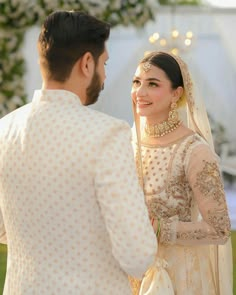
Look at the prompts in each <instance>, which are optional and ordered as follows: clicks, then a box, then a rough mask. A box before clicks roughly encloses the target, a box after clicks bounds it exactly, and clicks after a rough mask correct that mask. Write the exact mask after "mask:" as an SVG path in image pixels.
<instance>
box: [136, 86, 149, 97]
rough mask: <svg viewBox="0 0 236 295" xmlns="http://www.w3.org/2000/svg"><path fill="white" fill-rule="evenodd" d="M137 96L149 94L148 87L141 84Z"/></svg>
mask: <svg viewBox="0 0 236 295" xmlns="http://www.w3.org/2000/svg"><path fill="white" fill-rule="evenodd" d="M136 94H137V96H145V95H146V94H147V91H146V88H145V87H144V85H140V86H139V87H138V88H137V91H136Z"/></svg>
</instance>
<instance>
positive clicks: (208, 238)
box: [160, 144, 230, 245]
mask: <svg viewBox="0 0 236 295" xmlns="http://www.w3.org/2000/svg"><path fill="white" fill-rule="evenodd" d="M185 172H186V175H187V180H188V182H189V185H190V187H191V189H192V191H193V198H194V200H193V203H195V204H196V205H197V207H198V210H199V212H200V215H201V218H199V220H196V221H192V222H182V221H179V220H178V217H177V216H175V217H173V218H171V219H168V220H163V221H162V225H161V235H160V241H161V242H162V243H167V244H180V245H204V244H225V243H226V241H227V240H228V237H229V236H230V219H229V214H228V208H227V204H226V199H225V193H224V188H223V183H222V179H221V175H220V170H219V166H218V162H217V158H216V156H215V155H214V154H213V153H212V151H211V150H210V148H209V147H208V146H207V145H205V144H200V145H198V146H196V147H195V148H194V149H193V151H192V152H191V155H190V156H189V157H188V161H187V163H186V168H185Z"/></svg>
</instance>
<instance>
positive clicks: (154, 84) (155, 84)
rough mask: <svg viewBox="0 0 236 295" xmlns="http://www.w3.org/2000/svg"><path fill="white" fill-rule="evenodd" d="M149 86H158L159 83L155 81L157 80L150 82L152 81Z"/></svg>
mask: <svg viewBox="0 0 236 295" xmlns="http://www.w3.org/2000/svg"><path fill="white" fill-rule="evenodd" d="M149 86H150V87H157V86H158V85H157V83H155V82H150V83H149Z"/></svg>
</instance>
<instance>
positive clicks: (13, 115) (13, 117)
mask: <svg viewBox="0 0 236 295" xmlns="http://www.w3.org/2000/svg"><path fill="white" fill-rule="evenodd" d="M30 107H31V103H27V104H25V105H23V106H21V107H19V108H17V109H15V110H14V111H12V112H10V113H8V114H7V115H5V116H4V117H2V118H1V119H0V125H5V124H7V123H8V122H11V121H14V122H17V121H18V123H19V121H20V120H22V119H24V118H25V115H26V114H28V113H29V111H30Z"/></svg>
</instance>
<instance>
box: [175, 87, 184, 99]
mask: <svg viewBox="0 0 236 295" xmlns="http://www.w3.org/2000/svg"><path fill="white" fill-rule="evenodd" d="M183 93H184V89H183V87H182V86H179V87H177V88H176V89H175V90H174V97H173V100H172V102H177V101H178V100H179V99H180V97H181V96H182V95H183Z"/></svg>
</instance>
